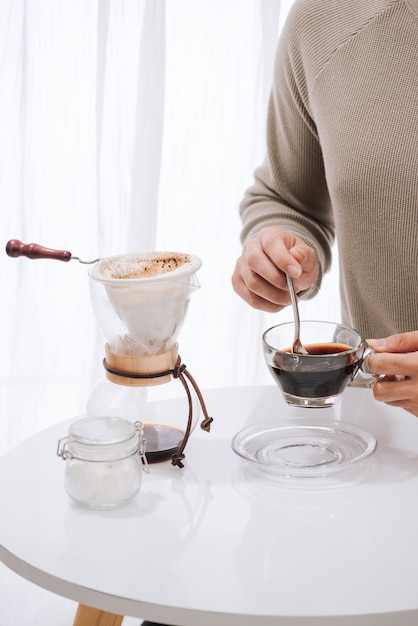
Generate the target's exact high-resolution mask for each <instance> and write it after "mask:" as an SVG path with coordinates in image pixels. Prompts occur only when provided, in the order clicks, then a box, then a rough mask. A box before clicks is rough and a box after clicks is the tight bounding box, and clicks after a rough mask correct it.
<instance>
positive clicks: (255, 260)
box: [231, 228, 319, 312]
mask: <svg viewBox="0 0 418 626" xmlns="http://www.w3.org/2000/svg"><path fill="white" fill-rule="evenodd" d="M318 271H319V268H318V263H317V259H316V254H315V251H314V250H313V249H312V248H311V247H310V246H308V245H307V244H306V243H305V242H304V241H302V240H301V239H299V238H298V237H296V236H295V235H292V234H291V233H286V232H283V231H280V230H279V229H277V228H264V229H263V230H262V231H260V233H259V234H258V235H257V237H255V238H254V239H251V240H249V241H247V242H246V243H245V244H244V246H243V251H242V255H241V256H240V257H239V259H238V260H237V263H236V266H235V270H234V273H233V276H232V278H231V282H232V286H233V288H234V290H235V291H236V293H237V294H238V295H239V296H240V297H241V298H243V300H245V301H246V302H247V303H248V304H250V305H251V306H253V307H254V308H258V309H262V310H264V311H268V312H275V311H279V310H281V309H282V308H283V307H285V306H287V305H289V304H290V296H289V292H288V289H287V282H286V276H285V274H289V275H290V276H292V277H293V278H294V279H296V280H295V288H296V290H297V291H301V290H302V289H306V288H308V287H310V285H311V284H312V283H313V282H314V281H315V280H316V278H317V276H318Z"/></svg>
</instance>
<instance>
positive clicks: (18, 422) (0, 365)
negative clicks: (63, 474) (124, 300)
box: [0, 0, 339, 452]
mask: <svg viewBox="0 0 418 626" xmlns="http://www.w3.org/2000/svg"><path fill="white" fill-rule="evenodd" d="M290 4H291V1H287V2H285V1H284V0H282V1H281V2H280V0H121V1H119V0H118V1H116V0H87V1H86V0H71V1H69V0H1V2H0V94H1V97H0V138H1V139H0V207H1V211H0V233H1V235H2V241H3V243H2V245H4V247H5V245H6V242H7V241H8V240H9V239H12V238H17V239H20V240H22V241H24V242H26V243H29V242H37V243H40V244H43V245H45V246H48V247H51V248H58V249H66V250H70V251H71V252H72V254H73V255H75V256H79V257H81V258H82V259H83V260H90V259H94V258H96V257H98V256H107V255H111V254H118V253H123V252H127V251H139V250H178V251H184V252H190V253H194V254H196V255H198V256H200V257H201V258H202V260H203V266H202V269H201V270H200V271H199V274H198V278H199V282H200V284H201V289H199V290H198V291H197V292H196V293H195V294H194V295H193V296H192V298H191V302H190V307H189V310H188V313H187V317H186V320H185V323H184V326H183V329H182V332H181V334H180V338H179V343H180V354H181V356H182V359H183V362H184V363H186V365H187V366H188V369H189V370H190V372H191V373H192V374H193V376H194V377H195V378H196V380H197V382H198V384H199V385H200V387H201V388H202V389H204V388H208V387H214V386H231V385H243V384H264V383H266V384H270V383H272V380H271V379H270V377H269V374H268V372H267V371H266V368H265V365H264V361H263V357H262V352H261V333H262V331H263V330H264V329H265V328H267V327H268V326H270V325H272V324H274V323H277V322H278V321H279V320H286V319H290V312H289V311H285V312H282V313H281V314H279V315H275V316H271V315H270V316H269V315H265V314H263V313H260V312H258V311H254V310H252V309H250V308H249V307H248V306H247V305H246V304H244V303H243V302H241V301H240V300H239V298H238V297H237V296H236V295H235V294H234V293H233V291H232V288H231V286H230V276H231V273H232V271H233V267H234V264H235V259H236V258H237V256H238V255H239V253H240V243H239V231H240V221H239V217H238V205H239V202H240V200H241V197H242V195H243V193H244V190H245V189H246V187H247V186H248V185H249V184H250V183H251V181H252V174H253V170H254V168H255V167H256V166H257V165H258V163H259V162H260V161H261V159H262V157H263V154H264V129H265V115H266V106H267V99H268V94H269V89H270V84H271V77H272V66H273V58H274V51H275V47H276V42H277V37H278V33H279V31H280V28H281V26H282V23H283V20H284V18H285V16H286V13H287V10H288V9H289V7H290ZM87 271H88V266H85V265H81V264H79V263H78V262H77V261H76V260H72V261H70V262H69V263H63V262H58V261H51V260H29V259H25V258H19V259H11V258H9V257H7V256H6V254H5V252H4V253H3V254H2V255H0V289H1V302H2V305H1V308H0V316H1V317H0V319H1V328H2V342H1V360H0V407H1V422H0V452H2V451H4V450H5V449H6V448H7V447H9V446H10V445H13V444H14V443H16V442H17V441H19V440H20V439H22V438H23V437H26V436H28V435H30V434H32V433H33V432H34V431H36V430H39V429H40V428H43V427H45V426H48V425H50V424H53V423H56V422H59V421H62V420H64V419H67V418H70V417H72V416H76V415H79V414H81V413H82V412H83V410H84V405H85V401H86V398H87V396H88V393H89V390H90V389H91V387H92V386H93V384H94V383H95V382H96V380H97V379H98V378H100V377H101V376H102V373H103V370H102V364H101V363H102V358H103V356H104V350H103V348H104V339H103V337H102V336H101V334H100V331H99V329H98V326H97V323H96V320H95V319H94V316H93V311H92V307H91V303H90V295H89V285H88V282H89V279H88V274H87ZM302 308H303V312H302V314H303V316H304V317H310V318H315V317H316V318H318V317H321V318H324V319H336V318H339V304H338V274H337V264H336V263H335V270H334V273H333V274H331V275H330V276H329V277H328V278H327V279H326V281H325V285H324V288H323V290H322V294H321V295H320V296H319V297H318V298H317V299H316V300H315V301H312V302H309V303H304V304H303V307H302Z"/></svg>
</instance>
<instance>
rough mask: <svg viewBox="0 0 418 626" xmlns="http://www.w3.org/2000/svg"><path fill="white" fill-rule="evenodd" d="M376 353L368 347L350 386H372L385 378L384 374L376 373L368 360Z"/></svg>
mask: <svg viewBox="0 0 418 626" xmlns="http://www.w3.org/2000/svg"><path fill="white" fill-rule="evenodd" d="M373 354H375V351H374V350H372V349H371V348H369V347H367V348H366V349H365V351H364V354H363V358H362V360H361V364H360V368H359V370H358V372H357V374H356V375H355V376H354V378H353V380H352V381H351V382H350V383H349V387H372V386H373V385H374V383H375V382H376V381H378V380H382V378H385V375H384V374H375V373H374V372H372V370H371V369H370V367H369V364H368V360H369V357H371V356H372V355H373Z"/></svg>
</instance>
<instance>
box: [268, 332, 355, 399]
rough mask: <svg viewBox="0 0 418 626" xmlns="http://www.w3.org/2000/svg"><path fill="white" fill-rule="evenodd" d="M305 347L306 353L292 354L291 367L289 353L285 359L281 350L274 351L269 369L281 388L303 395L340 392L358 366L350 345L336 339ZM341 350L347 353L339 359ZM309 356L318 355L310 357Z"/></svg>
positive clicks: (317, 395)
mask: <svg viewBox="0 0 418 626" xmlns="http://www.w3.org/2000/svg"><path fill="white" fill-rule="evenodd" d="M304 347H305V349H306V350H307V352H308V355H309V356H307V357H306V356H305V357H304V355H294V359H293V360H292V361H291V363H292V367H291V368H290V369H289V360H288V357H287V359H286V362H284V359H283V358H282V356H281V353H277V354H276V355H275V356H274V357H273V359H272V363H273V365H272V366H269V369H270V370H271V373H272V374H273V376H274V378H275V379H276V381H277V383H278V384H279V386H280V387H281V388H282V390H283V392H284V393H286V394H290V395H291V396H299V397H303V398H322V397H325V396H327V397H328V396H336V395H339V394H341V393H342V392H343V391H344V389H345V387H346V386H347V384H348V383H349V382H350V380H352V378H353V377H354V376H355V374H356V373H357V370H358V368H359V359H358V358H357V357H356V355H355V353H353V351H352V348H351V347H350V346H348V345H345V344H338V343H320V344H310V345H305V346H304ZM285 352H286V353H287V354H289V353H290V352H291V351H290V349H288V350H285ZM344 352H346V353H347V356H346V359H343V361H342V359H341V353H344ZM337 355H338V356H337ZM310 356H315V357H318V358H315V359H311V358H310ZM308 359H309V361H308ZM302 361H303V366H302ZM298 362H299V364H300V367H298Z"/></svg>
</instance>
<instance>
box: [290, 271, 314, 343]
mask: <svg viewBox="0 0 418 626" xmlns="http://www.w3.org/2000/svg"><path fill="white" fill-rule="evenodd" d="M286 279H287V286H288V288H289V292H290V298H291V300H292V307H293V315H294V318H295V338H294V340H293V344H292V352H293V353H294V354H309V352H308V351H307V350H305V348H304V347H303V345H302V342H301V340H300V317H299V309H298V299H297V296H296V291H295V285H294V284H293V278H291V277H290V276H288V274H286Z"/></svg>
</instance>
